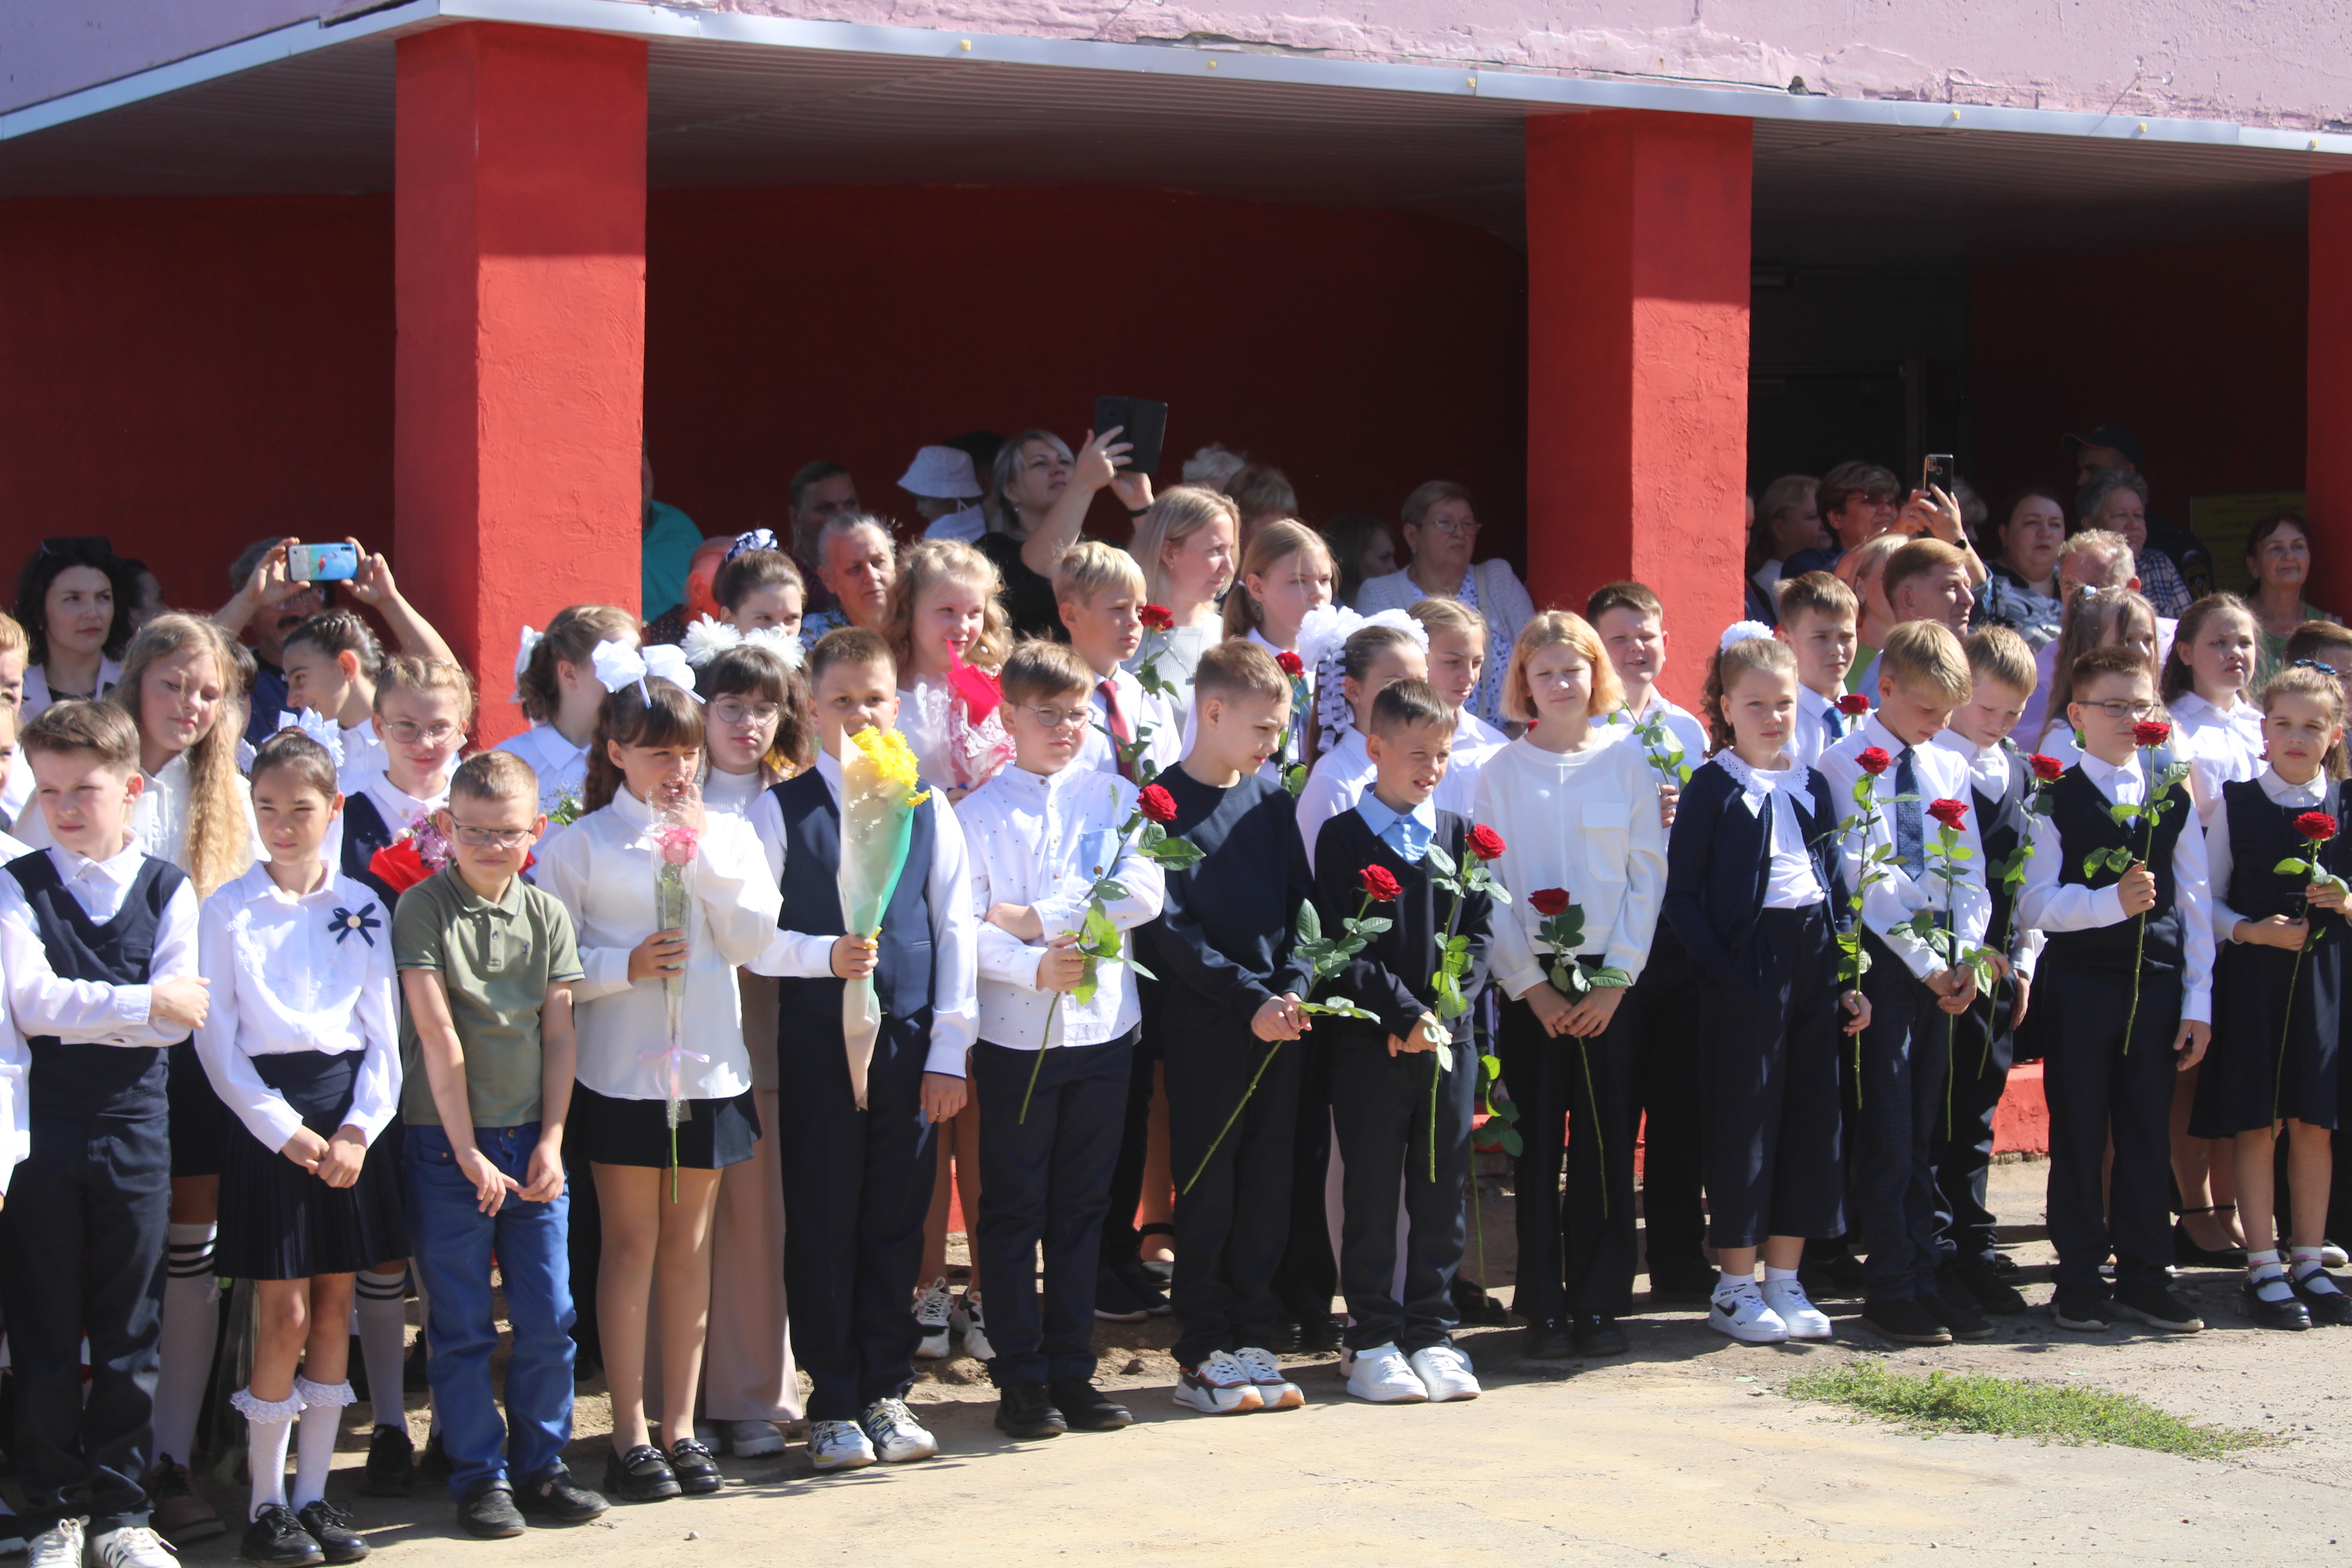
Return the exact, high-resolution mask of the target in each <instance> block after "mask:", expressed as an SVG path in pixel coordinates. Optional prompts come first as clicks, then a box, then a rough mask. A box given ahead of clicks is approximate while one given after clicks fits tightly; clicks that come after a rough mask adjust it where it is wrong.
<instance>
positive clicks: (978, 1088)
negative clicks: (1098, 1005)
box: [971, 1029, 1136, 1388]
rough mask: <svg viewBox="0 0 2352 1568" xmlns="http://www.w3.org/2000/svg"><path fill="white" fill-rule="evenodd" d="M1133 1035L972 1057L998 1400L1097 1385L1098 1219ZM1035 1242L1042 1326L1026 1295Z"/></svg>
mask: <svg viewBox="0 0 2352 1568" xmlns="http://www.w3.org/2000/svg"><path fill="white" fill-rule="evenodd" d="M1135 1034H1136V1032H1135V1031H1134V1030H1132V1029H1129V1031H1128V1032H1127V1033H1126V1034H1124V1035H1121V1036H1120V1037H1118V1038H1117V1039H1115V1040H1106V1041H1104V1042H1103V1043H1102V1044H1100V1045H1094V1046H1057V1047H1055V1048H1053V1049H1052V1050H1049V1051H1045V1052H1044V1053H1042V1054H1041V1053H1039V1052H1037V1051H1034V1050H1028V1051H1023V1050H1014V1049H1013V1048H1012V1047H1008V1046H999V1045H992V1044H991V1043H990V1042H988V1041H986V1040H982V1041H981V1042H980V1044H978V1045H977V1046H974V1047H972V1052H971V1087H972V1092H973V1093H974V1094H976V1095H978V1096H979V1098H980V1175H981V1182H980V1218H979V1223H978V1225H977V1226H976V1227H975V1229H974V1233H973V1237H972V1243H973V1247H974V1248H975V1250H976V1251H977V1253H978V1255H979V1259H980V1277H981V1278H982V1279H985V1280H987V1281H988V1282H989V1290H988V1338H989V1342H990V1343H991V1344H992V1345H994V1346H995V1347H996V1359H995V1360H994V1361H992V1362H990V1363H988V1375H989V1376H990V1377H991V1378H992V1379H993V1380H994V1382H995V1384H996V1385H997V1386H998V1387H999V1388H1002V1387H1003V1386H1004V1385H1005V1384H1013V1383H1043V1382H1045V1380H1046V1379H1048V1378H1056V1377H1092V1376H1093V1375H1094V1372H1095V1353H1094V1331H1095V1272H1096V1270H1097V1268H1100V1267H1101V1264H1102V1221H1103V1211H1104V1209H1105V1208H1107V1207H1108V1205H1109V1202H1110V1173H1111V1168H1112V1166H1113V1165H1115V1164H1117V1163H1118V1145H1119V1136H1120V1133H1121V1132H1122V1131H1124V1127H1123V1124H1122V1120H1121V1114H1120V1113H1121V1112H1122V1111H1123V1110H1125V1109H1126V1106H1127V1084H1128V1072H1129V1067H1130V1066H1131V1063H1132V1058H1133V1057H1134V1054H1135ZM1032 1071H1034V1072H1035V1074H1036V1075H1037V1078H1036V1089H1035V1091H1034V1093H1032V1092H1031V1090H1030V1079H1029V1075H1030V1074H1031V1072H1032ZM1024 1095H1026V1096H1028V1106H1029V1114H1028V1117H1027V1119H1026V1120H1025V1121H1024V1119H1023V1117H1022V1114H1021V1108H1022V1100H1023V1097H1024ZM1130 1212H1132V1211H1130ZM1040 1242H1043V1243H1044V1244H1045V1308H1044V1312H1043V1316H1042V1318H1041V1316H1040V1313H1039V1309H1038V1296H1037V1290H1036V1289H1035V1287H1034V1286H1033V1285H1032V1284H1031V1283H1030V1280H1031V1279H1032V1278H1034V1274H1035V1272H1036V1267H1037V1265H1036V1258H1037V1247H1038V1244H1039V1243H1040Z"/></svg>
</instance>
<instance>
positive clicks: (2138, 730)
mask: <svg viewBox="0 0 2352 1568" xmlns="http://www.w3.org/2000/svg"><path fill="white" fill-rule="evenodd" d="M2170 739H2172V726H2171V725H2169V724H2167V723H2165V722H2164V721H2162V720H2159V719H2143V720H2141V721H2139V722H2138V723H2137V724H2135V725H2133V726H2132V744H2133V745H2135V746H2137V747H2139V748H2141V749H2142V750H2146V749H2147V748H2148V747H2150V746H2161V745H2162V744H2164V743H2165V742H2167V741H2169V740H2170Z"/></svg>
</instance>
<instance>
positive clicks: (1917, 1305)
mask: <svg viewBox="0 0 2352 1568" xmlns="http://www.w3.org/2000/svg"><path fill="white" fill-rule="evenodd" d="M1862 1326H1863V1327H1864V1328H1865V1329H1868V1330H1869V1331H1871V1332H1872V1333H1874V1334H1877V1335H1879V1336H1880V1337H1881V1338H1883V1339H1890V1340H1893V1341H1894V1342H1895V1343H1897V1344H1903V1345H1948V1344H1950V1343H1951V1342H1952V1330H1951V1326H1950V1325H1949V1324H1948V1323H1946V1322H1945V1321H1944V1320H1943V1319H1942V1318H1941V1317H1939V1316H1938V1315H1937V1313H1935V1312H1934V1311H1932V1310H1929V1309H1928V1306H1927V1303H1926V1302H1925V1301H1914V1300H1902V1301H1867V1300H1866V1301H1864V1303H1863V1304H1862Z"/></svg>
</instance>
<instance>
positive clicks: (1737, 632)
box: [1715, 621, 1772, 653]
mask: <svg viewBox="0 0 2352 1568" xmlns="http://www.w3.org/2000/svg"><path fill="white" fill-rule="evenodd" d="M1771 635H1772V628H1771V627H1770V626H1766V625H1765V624H1764V623H1763V622H1762V621H1734V622H1732V623H1731V624H1730V625H1729V626H1726V627H1724V628H1723V639H1722V640H1721V641H1720V642H1718V643H1717V644H1716V645H1715V651H1716V652H1717V653H1721V652H1722V651H1723V650H1724V649H1725V648H1727V647H1730V646H1731V645H1732V644H1733V643H1736V642H1746V641H1747V640H1748V638H1749V637H1766V638H1769V637H1771Z"/></svg>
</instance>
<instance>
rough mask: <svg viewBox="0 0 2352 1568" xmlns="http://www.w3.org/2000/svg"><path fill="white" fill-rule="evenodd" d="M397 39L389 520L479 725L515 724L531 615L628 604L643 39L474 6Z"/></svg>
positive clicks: (639, 349) (631, 599) (639, 355)
mask: <svg viewBox="0 0 2352 1568" xmlns="http://www.w3.org/2000/svg"><path fill="white" fill-rule="evenodd" d="M399 47H400V58H399V99H398V103H399V122H398V132H397V149H396V159H397V162H396V170H397V174H396V188H395V192H394V284H395V289H394V297H395V308H396V310H397V321H398V330H399V344H398V349H397V353H396V355H395V360H394V425H393V525H394V539H395V541H396V543H397V546H398V556H397V561H398V565H399V571H400V578H401V584H402V586H403V588H404V591H405V592H406V593H407V594H408V595H409V596H410V597H411V598H412V599H413V600H414V601H415V603H416V605H417V606H418V608H419V609H421V610H422V611H423V612H424V613H425V615H426V616H429V617H430V618H431V619H432V620H433V622H434V624H435V625H436V626H438V627H439V628H440V629H441V631H442V633H443V635H444V636H446V637H447V638H448V639H449V642H450V645H451V646H452V647H455V648H456V649H457V653H458V655H459V657H460V658H463V659H465V660H466V661H467V665H468V667H469V668H472V669H473V670H474V671H475V672H476V674H477V675H478V678H479V679H480V680H481V683H482V691H481V718H480V722H479V739H480V741H481V742H483V743H486V744H487V743H488V742H492V741H495V740H498V739H499V738H500V737H502V736H504V735H507V734H509V733H511V732H513V731H515V730H517V729H519V728H520V727H521V718H520V713H519V712H518V710H516V709H515V708H514V706H513V704H512V701H511V699H512V696H513V690H514V686H513V666H514V647H515V637H516V636H517V634H518V632H519V631H520V627H521V626H523V624H524V623H526V622H528V623H530V625H532V626H546V625H547V621H548V617H549V616H551V615H552V614H553V613H554V612H555V611H557V610H559V609H561V608H562V607H563V606H564V605H572V604H579V603H583V602H587V603H601V604H613V605H625V606H627V607H628V608H630V609H632V610H634V609H635V608H636V607H637V597H638V543H637V541H638V534H639V523H638V517H639V493H640V492H639V479H638V461H639V449H640V442H641V439H642V432H643V402H644V391H645V317H646V309H645V296H646V289H645V282H646V47H645V45H644V44H643V43H642V42H639V41H635V40H630V39H623V38H614V37H601V36H599V35H596V34H593V33H585V32H574V31H570V30H563V29H556V28H541V27H522V26H502V25H487V24H478V23H464V24H459V25H457V26H448V27H440V28H436V29H434V30H433V31H431V32H426V33H419V34H416V35H414V36H412V37H405V38H403V39H402V40H401V41H400V46H399Z"/></svg>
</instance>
